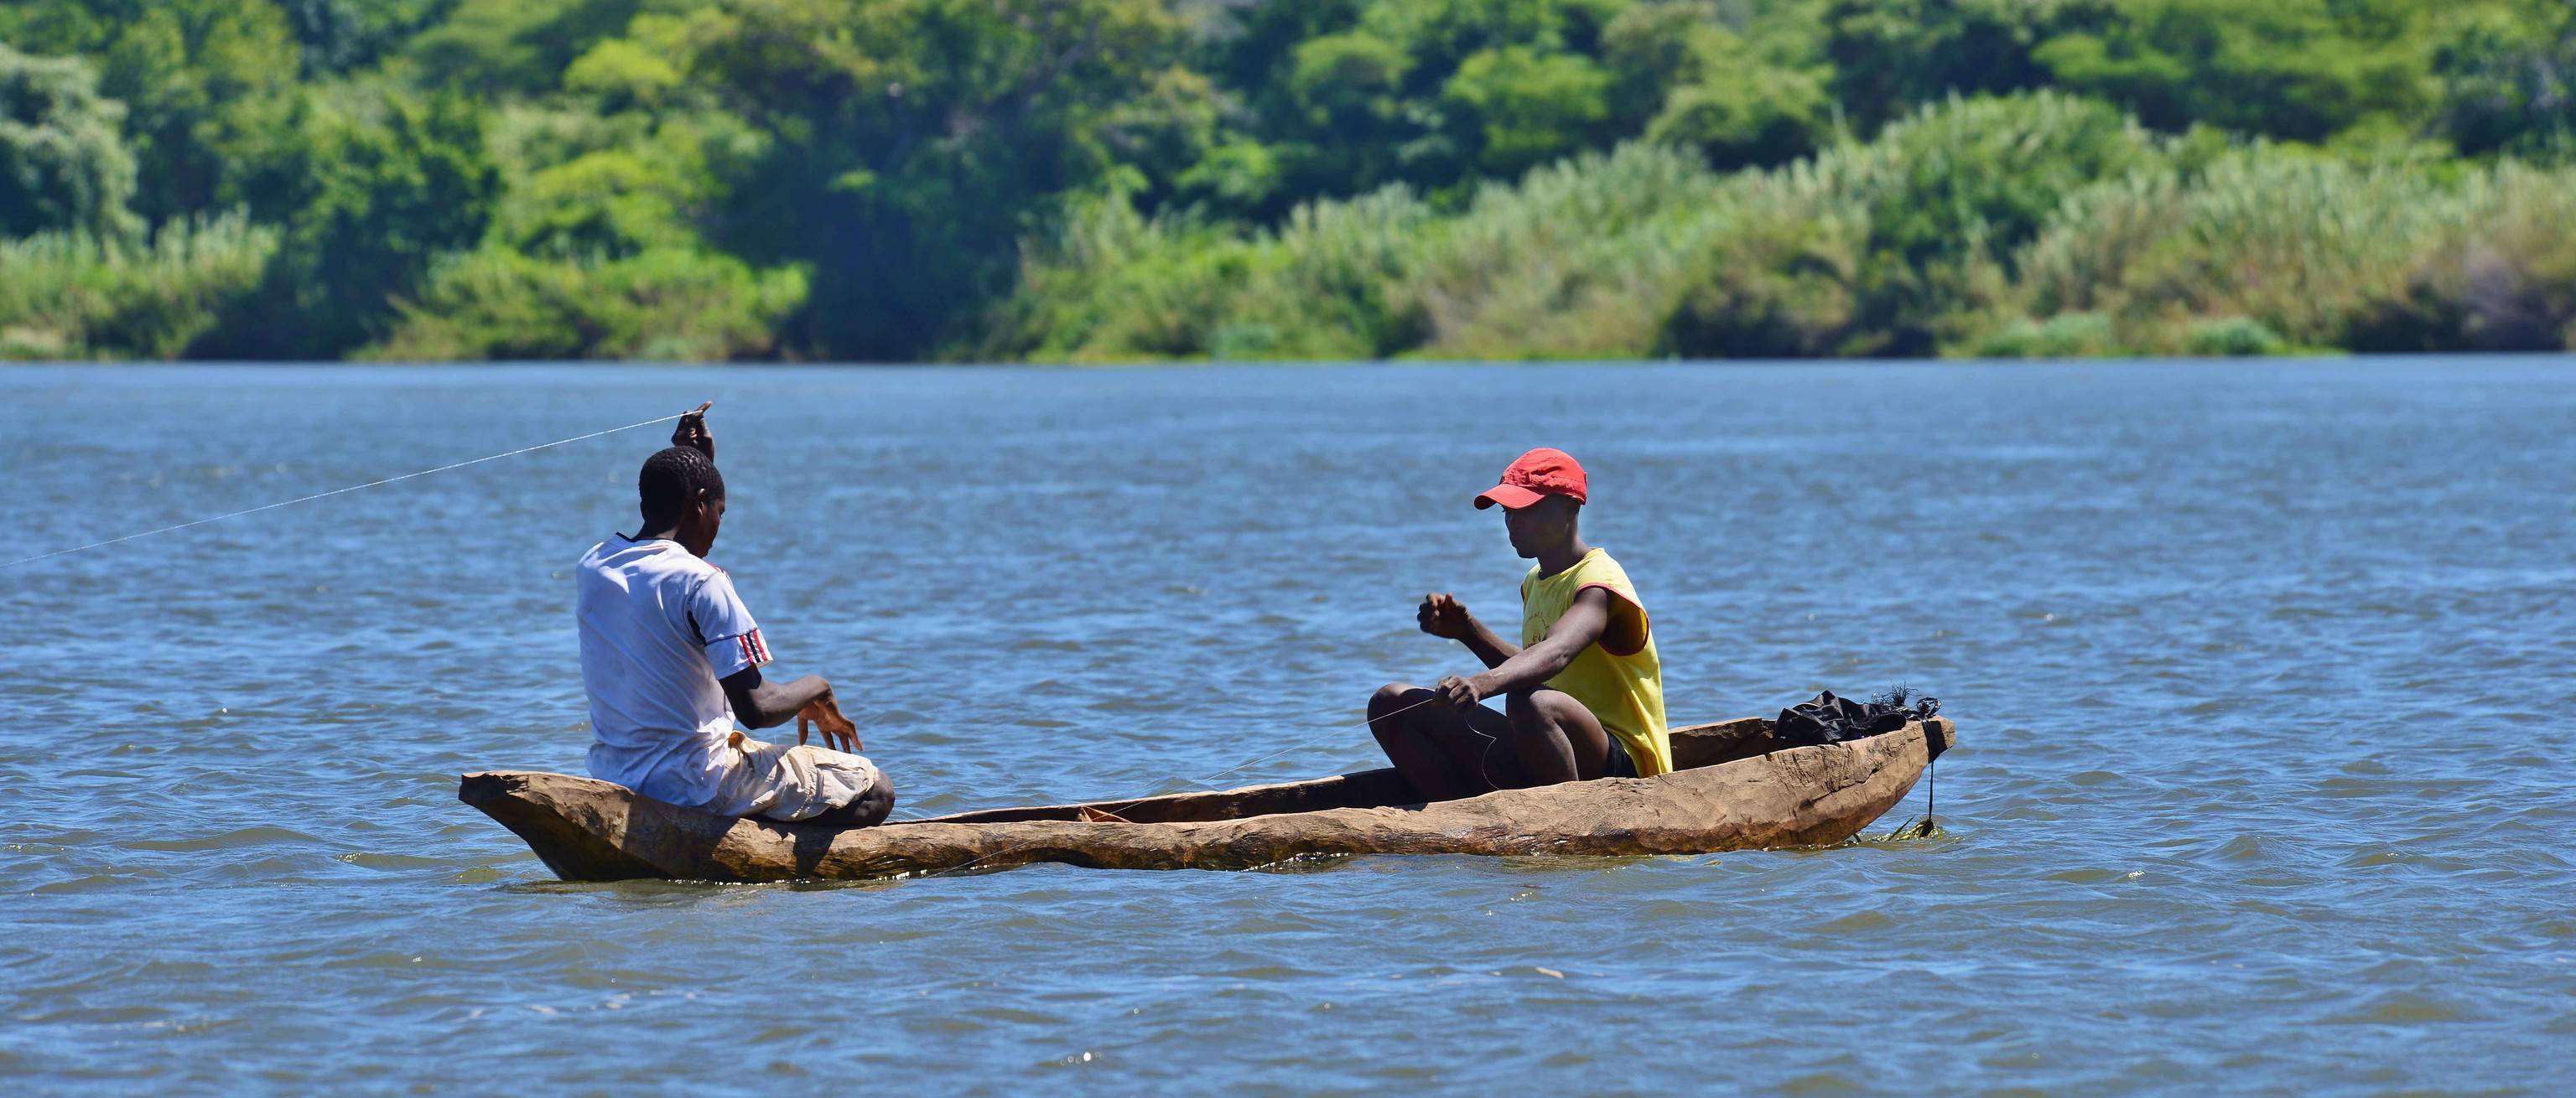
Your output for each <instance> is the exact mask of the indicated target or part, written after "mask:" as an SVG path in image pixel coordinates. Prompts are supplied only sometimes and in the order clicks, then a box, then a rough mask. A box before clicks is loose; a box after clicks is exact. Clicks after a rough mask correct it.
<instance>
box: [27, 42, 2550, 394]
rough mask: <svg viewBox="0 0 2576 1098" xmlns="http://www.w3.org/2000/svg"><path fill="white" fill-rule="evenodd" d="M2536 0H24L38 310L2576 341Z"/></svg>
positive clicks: (217, 325)
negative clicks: (2262, 0)
mask: <svg viewBox="0 0 2576 1098" xmlns="http://www.w3.org/2000/svg"><path fill="white" fill-rule="evenodd" d="M2571 165H2576V13H2571V9H2570V8H2569V7H2568V6H2567V5H2565V4H2562V3H2556V2H2543V0H2450V2H2437V0H2276V2H2273V3H2267V4H2263V5H2246V4H2240V3H2236V2H2234V0H2121V2H2117V3H2114V2H2111V0H1305V2H1300V3H1284V2H1279V0H1048V2H1034V0H998V2H997V0H366V2H360V0H25V2H22V3H19V4H15V5H12V6H11V7H9V8H8V9H6V10H0V237H5V238H6V239H5V241H0V356H13V357H38V358H86V357H118V358H176V357H243V358H281V357H283V358H334V357H362V358H380V359H421V358H434V359H452V358H453V359H474V358H586V357H602V358H657V359H659V358H669V359H714V360H720V359H744V358H789V359H880V360H913V359H925V358H985V359H1020V358H1034V359H1046V360H1084V361H1113V360H1133V359H1160V358H1226V359H1269V358H1375V357H1394V356H1426V357H1441V358H1479V359H1482V358H1527V357H1579V358H1591V357H1638V356H1667V355H1670V356H1688V357H1770V356H1920V355H1944V354H1946V355H1979V356H2006V357H2010V356H2070V355H2113V354H2186V355H2222V354H2263V353H2279V352H2287V351H2297V350H2322V349H2347V350H2354V351H2438V350H2473V349H2494V350H2538V349H2567V348H2569V347H2570V346H2571V344H2572V343H2576V166H2571Z"/></svg>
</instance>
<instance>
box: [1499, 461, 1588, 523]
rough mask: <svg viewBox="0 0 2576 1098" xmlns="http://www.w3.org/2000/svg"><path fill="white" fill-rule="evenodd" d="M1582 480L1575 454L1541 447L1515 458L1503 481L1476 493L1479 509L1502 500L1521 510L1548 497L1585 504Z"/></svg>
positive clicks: (1507, 505) (1504, 503)
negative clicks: (1560, 497) (1559, 497)
mask: <svg viewBox="0 0 2576 1098" xmlns="http://www.w3.org/2000/svg"><path fill="white" fill-rule="evenodd" d="M1583 483H1584V482H1583V467H1582V466H1580V465H1577V464H1575V463H1574V457H1573V455H1570V454H1568V453H1566V452H1565V451H1563V450H1551V449H1548V448H1547V447H1544V446H1542V447H1539V448H1538V449H1536V450H1532V451H1530V452H1528V453H1526V454H1522V455H1521V456H1519V457H1517V458H1514V459H1512V464H1511V467H1510V468H1508V469H1505V470H1503V482H1502V483H1501V484H1497V485H1495V486H1493V487H1491V488H1487V489H1485V490H1484V492H1482V493H1481V494H1479V495H1477V497H1476V509H1477V510H1479V511H1482V510H1484V509H1485V508H1488V507H1491V506H1493V505H1495V504H1497V503H1499V504H1502V505H1503V506H1504V507H1505V508H1506V509H1509V510H1513V511H1518V510H1520V509H1521V508H1523V507H1527V506H1529V505H1530V504H1533V503H1537V502H1538V501H1539V500H1542V499H1545V498H1547V497H1549V496H1564V497H1566V498H1567V499H1571V500H1573V501H1574V502H1576V503H1582V502H1584V499H1583V493H1584V487H1583Z"/></svg>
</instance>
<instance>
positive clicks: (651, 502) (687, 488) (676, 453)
mask: <svg viewBox="0 0 2576 1098" xmlns="http://www.w3.org/2000/svg"><path fill="white" fill-rule="evenodd" d="M699 489H705V490H706V492H707V497H708V498H709V499H723V498H724V494H725V487H724V474H722V473H718V472H716V463H715V462H712V461H709V460H707V456H706V455H705V454H701V453H699V452H697V451H696V450H692V449H690V448H688V447H686V446H674V447H671V448H670V449H667V450H664V451H662V452H660V453H658V454H655V455H653V456H652V457H649V458H645V459H644V471H643V472H642V473H639V474H637V475H636V477H635V495H636V497H637V502H638V503H639V504H640V505H641V506H642V507H643V510H644V528H645V529H647V530H659V529H661V528H663V527H665V526H668V525H670V524H672V523H674V522H678V521H679V520H680V512H682V511H684V510H687V509H688V506H689V504H690V503H692V502H694V501H695V500H696V499H697V498H698V490H699Z"/></svg>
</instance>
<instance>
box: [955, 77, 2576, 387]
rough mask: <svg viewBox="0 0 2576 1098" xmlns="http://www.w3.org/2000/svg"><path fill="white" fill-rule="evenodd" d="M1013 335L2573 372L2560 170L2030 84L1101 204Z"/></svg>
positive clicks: (1131, 351) (1040, 265)
mask: <svg viewBox="0 0 2576 1098" xmlns="http://www.w3.org/2000/svg"><path fill="white" fill-rule="evenodd" d="M1002 312H1003V318H1002V321H1001V322H1000V323H999V324H998V325H997V330H1000V331H1004V332H1008V333H1010V334H1011V336H1012V337H1013V338H1015V339H1016V340H1017V342H1016V343H1012V344H1009V345H1006V346H1005V347H1002V348H999V349H1000V350H1003V351H1008V352H1014V353H1022V354H1030V355H1035V356H1039V357H1047V358H1070V359H1078V360H1112V361H1114V360H1127V359H1138V358H1156V357H1198V356H1213V357H1367V356H1386V355H1400V354H1419V355H1425V356H1430V357H1441V358H1493V357H1504V358H1510V357H1531V356H1546V357H1558V356H1578V357H1605V358H1616V357H1637V356H1655V355H1682V356H1692V357H1773V356H1813V355H1868V354H1886V353H1896V354H1973V355H1985V356H2002V357H2019V356H2073V355H2121V354H2188V355H2224V354H2265V353H2277V352H2283V351H2288V350H2294V349H2300V348H2351V349H2355V350H2372V351H2378V350H2390V351H2395V350H2452V349H2492V350H2541V349H2566V348H2568V347H2570V346H2571V345H2576V344H2572V343H2571V340H2576V328H2571V324H2576V172H2571V171H2566V170H2541V169H2536V168H2531V167H2528V166H2524V165H2520V164H2514V163H2504V164H2500V165H2495V166H2462V165H2449V166H2445V165H2441V164H2434V163H2426V162H2405V161H2397V162H2389V163H2383V164H2376V165H2370V164H2356V163H2354V162H2351V161H2348V160H2345V159H2341V158H2337V157H2333V156H2329V155H2325V154H2321V153H2318V152H2315V151H2313V150H2301V149H2295V148H2288V147H2283V146H2276V145H2269V144H2244V143H2235V144H2231V143H2229V142H2228V141H2226V139H2224V138H2220V137H2218V136H2217V135H2215V134H2213V133H2210V132H2206V131H2203V132H2197V133H2193V134H2189V135H2185V136H2181V137H2160V136H2157V135H2154V134H2151V133H2149V132H2147V131H2145V130H2143V129H2141V128H2139V127H2137V126H2135V125H2133V124H2130V123H2129V122H2128V121H2127V120H2126V119H2124V118H2122V117H2121V116H2119V115H2118V114H2117V113H2116V112H2112V111H2110V110H2108V109H2107V108H2104V107H2102V106H2100V105H2098V104H2093V103H2089V102H2086V101H2083V100H2076V99H2070V98H2065V97H2060V96H2055V95H2049V94H2044V93H2043V94H2039V95H2034V96H2028V97H2019V98H2013V99H2002V100H1977V101H1959V102H1954V103H1950V104H1946V105H1942V106H1937V107H1933V108H1929V109H1926V110H1925V111H1923V112H1922V113H1920V114H1919V115H1917V116H1916V117H1914V118H1911V119H1906V120H1901V121H1899V122H1898V123H1896V124H1894V125H1892V126H1890V127H1889V129H1888V130H1887V131H1886V132H1885V133H1884V134H1883V135H1882V136H1881V137H1880V139H1879V140H1877V141H1875V142H1871V143H1869V144H1865V145H1851V146H1841V147H1837V148H1834V149H1830V150H1827V151H1826V152H1825V153H1823V154H1821V155H1820V156H1818V157H1815V158H1813V159H1811V160H1807V161H1801V162H1798V163H1795V164H1791V165H1787V166H1784V167H1781V168H1777V169H1772V170H1767V171H1764V170H1754V171H1748V172H1744V173H1740V174H1736V175H1732V176H1728V175H1721V174H1719V173H1716V172H1713V171H1711V170H1709V169H1707V168H1706V167H1705V166H1703V165H1702V164H1701V163H1700V162H1699V161H1698V160H1697V159H1696V158H1695V157H1691V156H1689V155H1687V154H1684V153H1681V152H1677V151H1674V150H1671V149H1668V148H1663V147H1658V146H1653V145H1647V144H1631V145H1626V146H1622V147H1621V148H1619V149H1618V150H1616V151H1615V152H1613V153H1611V154H1609V155H1606V156H1585V157H1581V158H1577V159H1575V160H1571V161H1568V162H1565V163H1563V164H1560V165H1556V166H1553V167H1550V168H1546V169H1541V170H1539V171H1536V172H1533V173H1532V174H1531V175H1530V176H1529V177H1528V178H1527V179H1525V180H1524V181H1523V182H1522V183H1521V184H1520V185H1518V186H1495V187H1491V188H1489V189H1487V190H1486V191H1484V192H1482V193H1480V194H1479V195H1477V196H1476V198H1475V199H1474V200H1473V201H1472V202H1471V203H1470V204H1469V205H1468V206H1467V208H1466V209H1465V210H1464V211H1462V212H1461V213H1460V214H1458V215H1456V216H1453V217H1441V216H1435V215H1433V214H1431V213H1430V212H1428V210H1427V209H1426V207H1425V206H1424V204H1423V203H1422V202H1420V201H1419V200H1418V199H1415V198H1414V197H1412V196H1411V195H1410V194H1408V193H1406V192H1405V191H1404V190H1402V189H1401V188H1395V189H1390V190H1387V191H1383V192H1380V193H1378V194H1375V195H1370V196H1367V197H1365V198H1362V199H1358V200H1354V201H1350V202H1325V203H1319V204H1315V205H1312V206H1308V207H1303V208H1300V209H1299V210H1298V211H1296V214H1295V215H1294V216H1293V217H1292V218H1291V219H1290V221H1289V223H1288V224H1287V225H1286V226H1285V227H1283V228H1282V229H1280V230H1278V231H1275V232H1264V233H1257V234H1243V233H1231V234H1230V233H1227V232H1224V231H1222V230H1220V229H1216V228H1212V227H1210V226H1208V225H1207V224H1205V223H1203V222H1199V221H1196V220H1193V219H1191V218H1188V217H1174V218H1165V219H1159V220H1157V219H1148V218H1144V217H1141V216H1139V215H1137V214H1136V213H1134V212H1133V210H1132V209H1131V208H1130V206H1129V205H1128V204H1127V203H1125V202H1122V201H1103V202H1100V203H1097V204H1095V205H1094V206H1093V207H1091V208H1090V209H1088V210H1086V211H1084V212H1083V213H1082V214H1081V215H1080V216H1077V217H1075V218H1073V219H1072V220H1071V221H1070V222H1069V225H1068V227H1067V228H1066V229H1065V230H1064V231H1063V232H1062V233H1061V234H1060V235H1059V236H1058V237H1057V238H1055V239H1054V240H1052V241H1050V242H1049V243H1048V244H1047V246H1045V247H1043V248H1040V249H1036V250H1034V251H1033V252H1032V258H1031V260H1030V262H1029V267H1028V271H1027V276H1026V278H1025V279H1024V281H1023V288H1022V291H1021V293H1020V294H1019V296H1018V297H1017V298H1015V299H1014V300H1013V301H1012V302H1011V303H1010V304H1009V305H1008V306H1007V307H1005V309H1004V310H1002Z"/></svg>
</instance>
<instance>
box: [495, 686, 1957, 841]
mask: <svg viewBox="0 0 2576 1098" xmlns="http://www.w3.org/2000/svg"><path fill="white" fill-rule="evenodd" d="M1672 739H1673V761H1674V763H1675V765H1676V766H1677V767H1678V768H1679V769H1676V770H1674V771H1673V772H1672V773H1670V774H1664V775H1659V776H1657V777H1652V778H1603V779H1600V780H1597V781H1589V782H1573V783H1568V784H1565V785H1553V786H1546V787H1542V788H1538V789H1509V790H1503V791H1500V792H1495V793H1487V794H1485V795H1483V796H1481V797H1470V798H1467V799H1465V800H1457V801H1443V802H1440V803H1437V804H1428V805H1426V804H1420V803H1406V802H1407V801H1408V800H1409V799H1410V798H1411V797H1412V796H1413V794H1412V789H1411V787H1410V786H1408V785H1407V784H1406V783H1405V782H1404V780H1403V779H1402V778H1400V777H1398V776H1397V775H1396V773H1395V771H1393V770H1369V771H1362V772H1360V773H1356V774H1344V775H1341V776H1339V777H1332V778H1324V779H1321V780H1317V781H1307V782H1294V783H1289V784H1284V785H1260V786H1250V787H1246V788H1242V789H1230V790H1225V791H1222V792H1205V793H1177V794H1170V795H1166V796H1159V797H1148V798H1145V799H1142V800H1137V801H1095V802H1091V803H1089V804H1064V805H1044V806H1040V807H1035V808H1004V809H993V810H988V811H982V812H966V813H960V814H957V815H953V816H942V817H939V818H937V819H931V820H919V821H906V822H902V823H890V824H884V825H881V826H878V827H869V828H831V827H816V826H810V825H804V824H792V823H778V822H775V821H771V820H762V819H747V818H737V817H732V816H717V815H713V814H710V813H706V812H699V811H696V810H694V809H687V808H681V807H678V806H676V805H671V804H666V803H664V802H661V801H656V800H653V799H651V798H648V797H643V796H639V795H637V794H636V793H634V792H633V791H631V790H629V789H627V788H625V787H624V786H620V785H614V784H611V783H609V782H603V781H599V780H596V779H592V778H580V777H574V776H572V775H568V774H546V773H531V772H522V771H486V772H481V773H474V774H466V775H463V776H462V780H461V781H460V783H459V785H458V789H457V798H458V799H459V800H462V801H464V802H465V803H467V804H470V805H473V806H474V807H476V808H479V809H481V810H483V812H484V813H486V814H488V815H490V816H491V817H492V818H493V819H495V820H498V821H500V823H501V825H502V826H504V827H507V828H509V829H510V830H511V831H513V832H516V833H517V834H518V836H519V837H520V838H521V839H524V840H526V841H527V843H528V846H529V847H530V848H531V849H533V850H535V851H536V853H537V857H538V858H540V859H543V860H544V862H545V863H546V867H547V868H549V869H552V870H553V871H554V872H555V875H556V876H558V877H561V878H563V879H564V880H567V881H617V880H630V879H636V878H663V879H669V880H688V881H742V882H761V881H793V880H871V879H882V878H895V877H909V876H920V875H924V874H935V873H940V872H947V871H967V870H973V871H977V872H981V871H984V870H990V869H1003V868H1008V867H1011V866H1020V865H1028V864H1031V863H1034V862H1062V863H1065V864H1068V865H1077V866H1088V867H1092V868H1099V869H1248V868H1252V867H1255V866H1264V865H1274V864H1277V863H1281V862H1286V861H1290V860H1292V859H1296V858H1301V857H1308V856H1316V855H1341V854H1523V855H1529V854H1564V855H1639V854H1704V853H1710V852H1713V851H1721V850H1745V849H1763V848H1778V847H1802V846H1823V845H1828V844H1831V843H1838V842H1841V841H1843V840H1845V839H1848V838H1851V837H1852V836H1854V835H1857V834H1859V833H1860V830H1861V828H1863V827H1867V826H1869V824H1870V822H1871V821H1873V820H1876V819H1878V818H1879V816H1881V815H1883V814H1885V813H1886V812H1887V810H1889V809H1891V808H1894V807H1895V806H1896V805H1897V804H1898V802H1900V801H1902V800H1903V799H1904V798H1905V794H1906V792H1907V791H1908V790H1911V789H1912V788H1913V787H1914V782H1915V779H1917V778H1919V777H1921V776H1922V774H1923V772H1924V770H1925V769H1926V768H1927V767H1929V766H1930V765H1931V763H1932V760H1933V759H1935V758H1938V757H1940V755H1941V753H1942V752H1943V751H1946V750H1948V749H1949V748H1950V745H1951V744H1953V743H1955V742H1956V741H1957V730H1956V727H1955V726H1954V725H1953V724H1951V722H1950V721H1949V720H1948V719H1946V718H1937V717H1936V718H1933V719H1931V720H1925V721H1915V722H1911V723H1908V724H1907V725H1906V726H1905V727H1904V728H1901V729H1898V730H1896V731H1893V732H1887V733H1882V734H1880V735H1876V736H1871V737H1868V738H1866V739H1859V740H1852V741H1847V742H1844V743H1838V744H1825V745H1819V746H1812V747H1791V748H1780V747H1777V745H1776V744H1775V743H1774V742H1773V741H1772V738H1771V722H1770V721H1768V720H1765V719H1762V718H1759V717H1753V718H1747V719H1744V720H1736V721H1725V722H1722V723H1717V724H1705V725H1697V726H1693V727H1689V728H1678V729H1674V730H1673V733H1672ZM1103 812H1106V813H1111V814H1113V815H1114V816H1115V817H1116V819H1115V821H1114V822H1113V821H1111V820H1107V819H1103V818H1102V817H1101V816H1100V813H1103Z"/></svg>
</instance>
